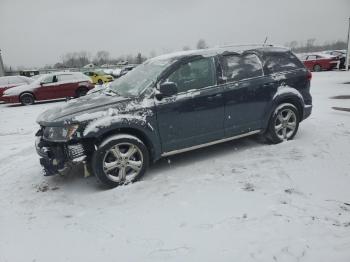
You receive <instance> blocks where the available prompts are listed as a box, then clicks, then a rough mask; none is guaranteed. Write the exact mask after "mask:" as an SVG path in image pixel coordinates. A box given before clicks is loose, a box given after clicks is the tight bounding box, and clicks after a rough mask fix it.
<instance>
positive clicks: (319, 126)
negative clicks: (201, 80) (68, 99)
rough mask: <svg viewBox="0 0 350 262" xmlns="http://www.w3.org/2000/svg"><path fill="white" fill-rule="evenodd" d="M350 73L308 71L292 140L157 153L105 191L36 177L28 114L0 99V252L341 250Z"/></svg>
mask: <svg viewBox="0 0 350 262" xmlns="http://www.w3.org/2000/svg"><path fill="white" fill-rule="evenodd" d="M344 82H350V72H321V73H314V74H313V80H312V95H313V98H314V111H313V114H312V115H311V117H310V118H309V119H307V120H306V121H305V122H303V123H302V124H301V126H300V129H299V133H298V134H297V136H296V137H295V140H293V141H288V142H285V143H282V144H279V145H266V144H262V143H261V142H259V141H258V140H257V139H255V138H247V139H242V140H237V141H232V142H229V143H226V144H221V145H217V146H213V147H209V148H205V149H201V150H197V151H194V152H188V153H185V154H182V155H178V156H174V157H171V158H170V159H169V160H168V159H164V160H162V161H160V162H158V163H157V164H155V165H154V166H153V167H152V168H151V169H150V170H149V172H148V173H147V174H146V176H145V177H144V178H143V180H142V181H140V182H137V183H135V184H132V185H128V186H125V187H120V188H117V189H114V190H105V189H103V188H101V187H100V186H99V185H98V184H97V183H96V180H95V178H94V177H90V178H83V176H82V174H81V173H79V172H75V173H72V174H70V176H69V177H43V176H42V175H41V168H40V165H39V163H38V156H37V155H36V153H35V150H34V145H33V144H34V134H35V132H36V130H37V125H36V123H35V119H36V116H37V115H38V114H39V113H41V112H42V111H44V110H46V109H48V108H50V107H52V106H56V105H58V104H59V103H64V102H54V103H41V104H36V105H33V106H29V107H22V106H8V105H4V104H1V105H0V261H1V262H4V261H10V262H12V261H16V262H21V261H36V262H39V261H44V262H47V261H84V262H87V261H216V262H219V261H240V262H242V261H308V262H310V261H317V262H319V261H337V262H341V261H344V262H345V261H350V113H349V112H340V111H334V110H333V109H331V107H332V106H343V107H350V100H335V99H330V97H331V96H336V95H350V84H343V83H344Z"/></svg>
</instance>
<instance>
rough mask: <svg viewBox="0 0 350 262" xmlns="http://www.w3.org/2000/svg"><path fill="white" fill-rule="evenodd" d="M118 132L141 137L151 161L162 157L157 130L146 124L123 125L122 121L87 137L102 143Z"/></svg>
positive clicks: (96, 142)
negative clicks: (149, 127)
mask: <svg viewBox="0 0 350 262" xmlns="http://www.w3.org/2000/svg"><path fill="white" fill-rule="evenodd" d="M117 134H128V135H133V136H135V137H137V138H138V139H140V140H141V141H142V142H143V143H144V144H145V146H146V148H147V150H148V152H149V156H150V161H156V160H157V159H159V158H160V154H161V152H160V151H161V150H160V148H161V146H160V141H159V139H158V136H157V135H156V133H155V130H151V129H150V130H148V128H147V127H145V126H141V127H140V126H138V125H123V124H120V123H118V124H113V125H111V126H108V127H106V128H102V129H99V130H98V132H93V133H90V134H88V135H87V136H86V138H90V139H92V140H93V141H94V143H95V144H100V143H102V142H103V141H104V140H105V139H107V138H108V137H110V136H113V135H117Z"/></svg>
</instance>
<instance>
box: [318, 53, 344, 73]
mask: <svg viewBox="0 0 350 262" xmlns="http://www.w3.org/2000/svg"><path fill="white" fill-rule="evenodd" d="M323 53H325V54H327V55H332V56H335V57H337V58H338V59H339V69H344V68H345V65H346V63H345V60H346V50H330V51H324V52H323Z"/></svg>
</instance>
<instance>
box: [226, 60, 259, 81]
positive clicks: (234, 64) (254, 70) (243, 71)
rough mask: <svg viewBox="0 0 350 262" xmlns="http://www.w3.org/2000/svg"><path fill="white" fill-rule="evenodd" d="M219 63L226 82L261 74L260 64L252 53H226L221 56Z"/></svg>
mask: <svg viewBox="0 0 350 262" xmlns="http://www.w3.org/2000/svg"><path fill="white" fill-rule="evenodd" d="M221 65H222V69H223V77H224V79H225V80H227V82H232V81H239V80H243V79H248V78H253V77H258V76H262V75H263V69H262V64H261V62H260V60H259V58H258V57H257V56H256V55H254V54H245V55H226V56H223V57H222V58H221Z"/></svg>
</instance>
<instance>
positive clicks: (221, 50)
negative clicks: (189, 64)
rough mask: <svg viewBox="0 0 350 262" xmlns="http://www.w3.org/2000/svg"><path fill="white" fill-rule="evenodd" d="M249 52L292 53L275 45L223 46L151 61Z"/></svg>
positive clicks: (178, 53)
mask: <svg viewBox="0 0 350 262" xmlns="http://www.w3.org/2000/svg"><path fill="white" fill-rule="evenodd" d="M248 51H251V52H256V53H260V54H263V53H280V52H288V51H290V49H288V48H285V47H278V46H273V45H232V46H223V47H215V48H208V49H199V50H188V51H180V52H175V53H170V54H165V55H160V56H157V57H154V58H151V60H154V61H156V60H178V59H181V58H185V57H192V56H204V57H210V56H216V55H219V54H225V53H237V54H241V53H244V52H248Z"/></svg>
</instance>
